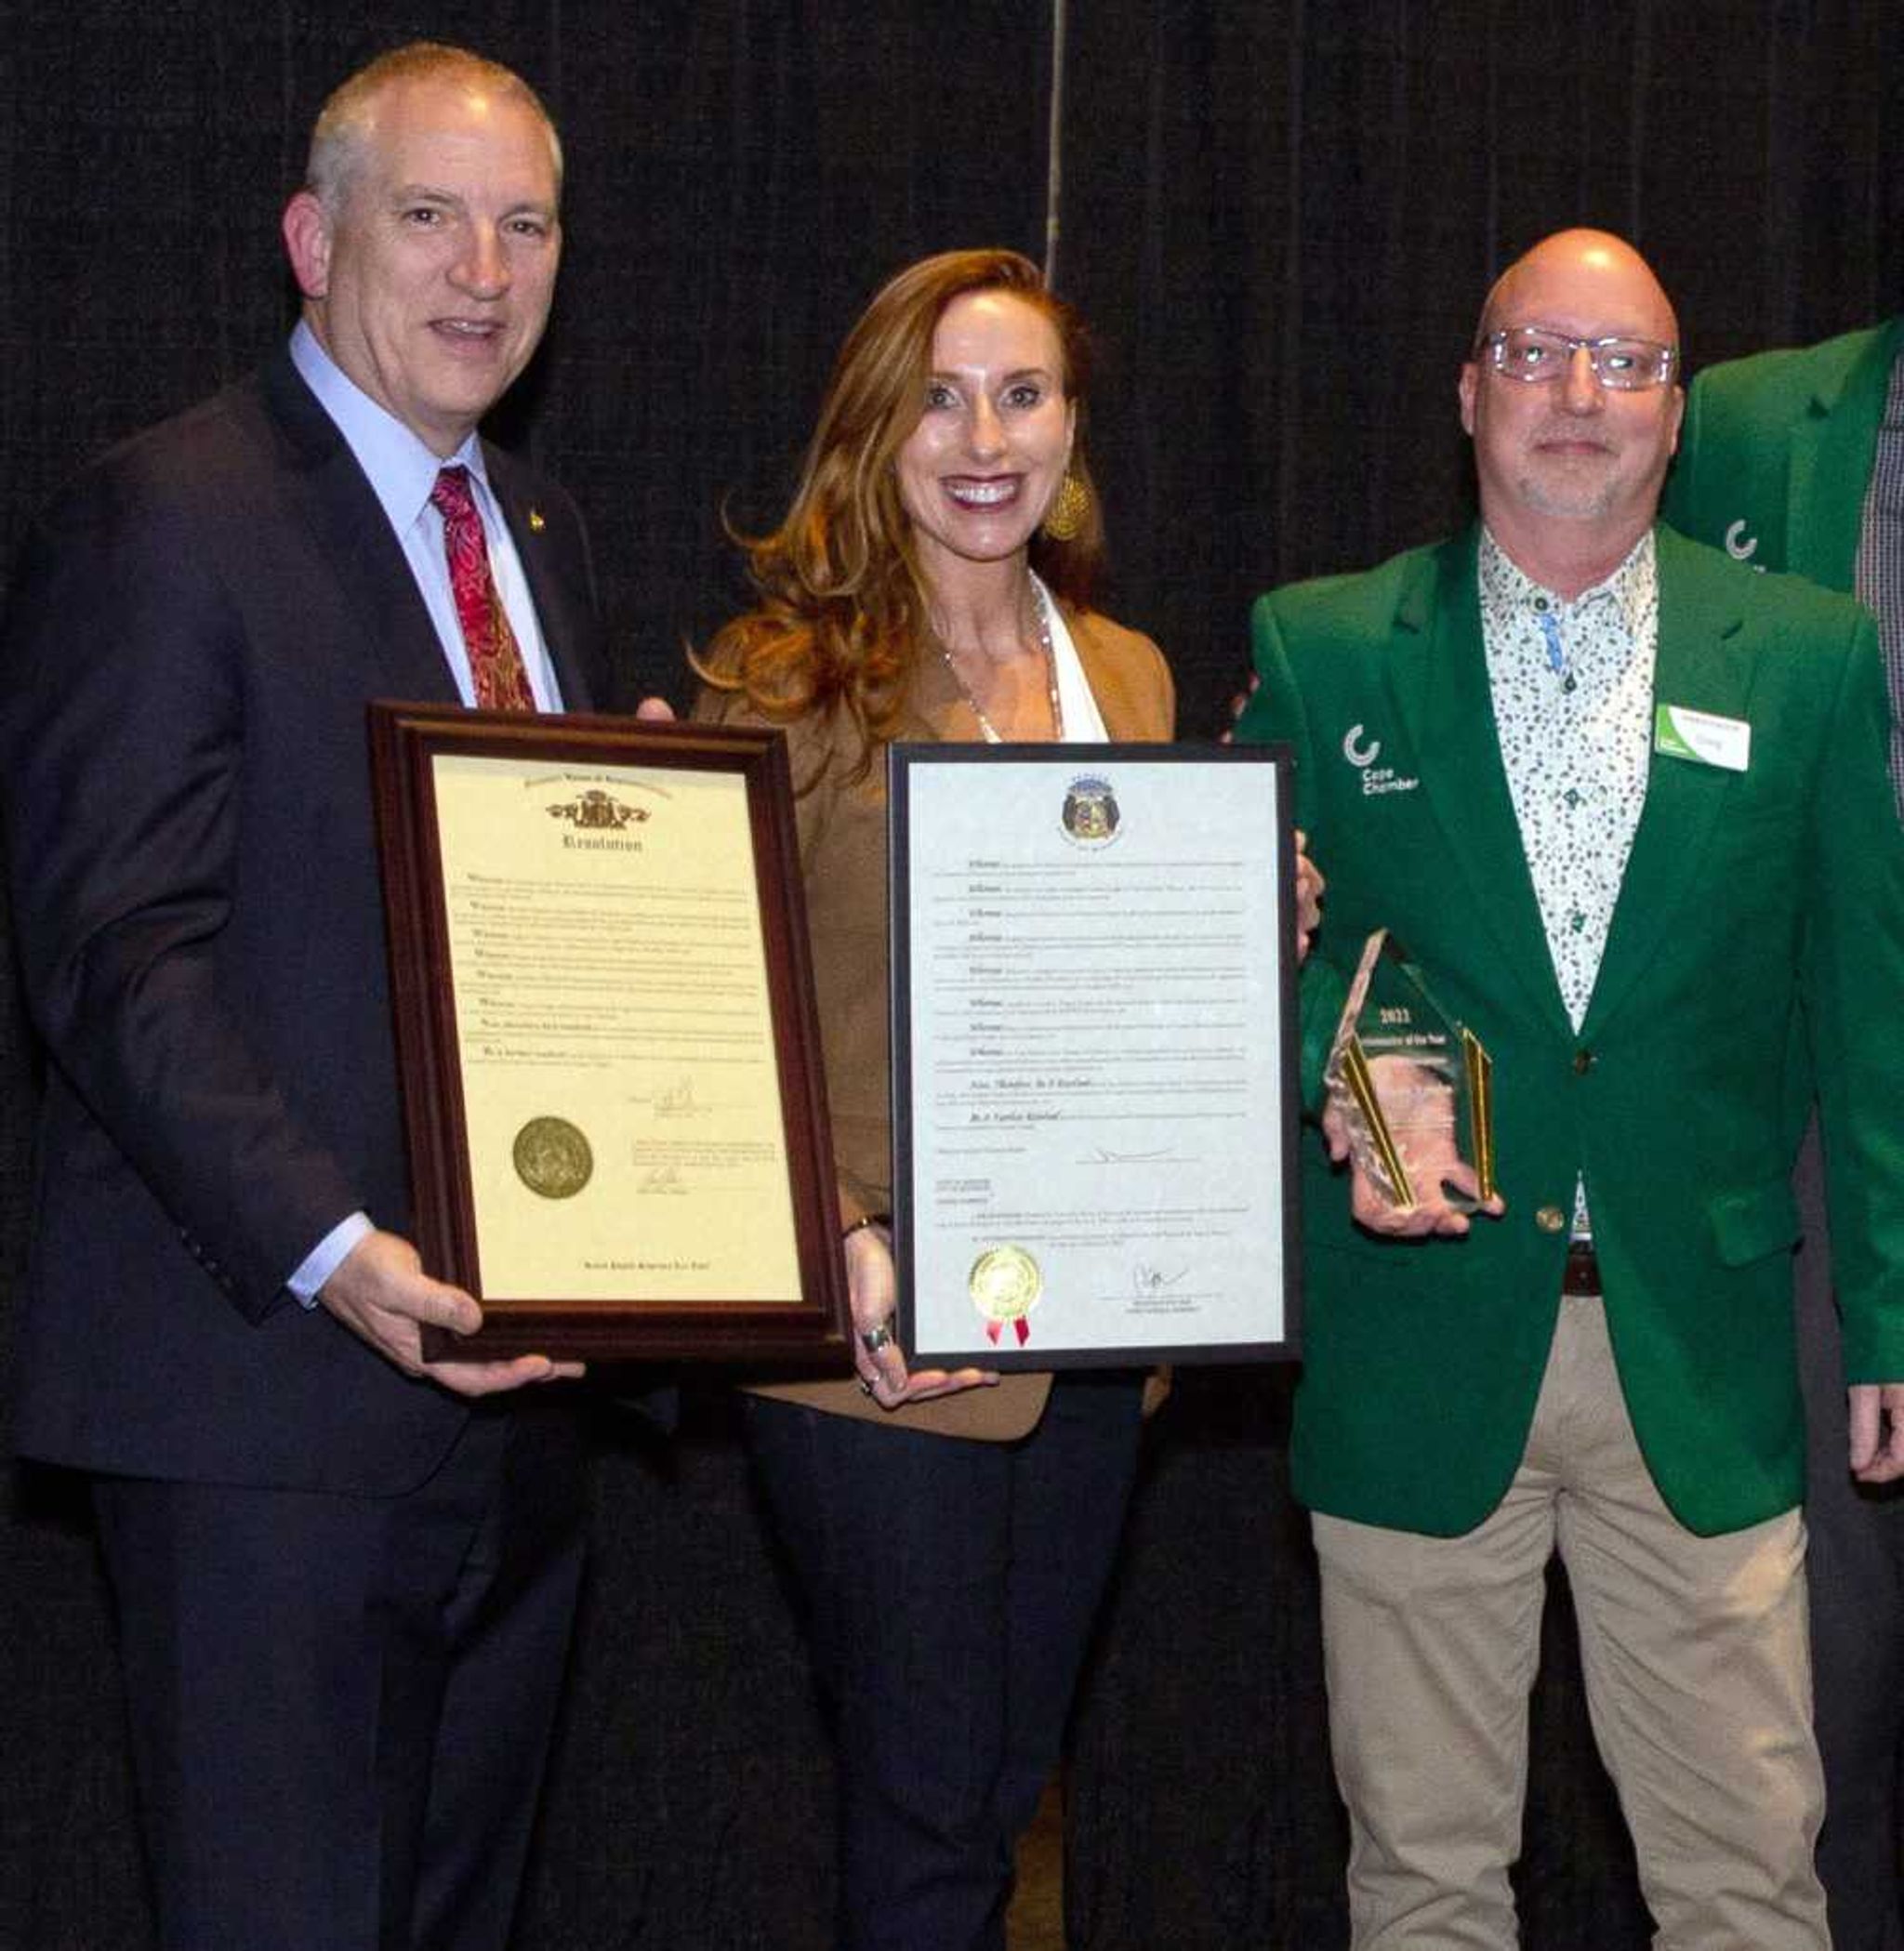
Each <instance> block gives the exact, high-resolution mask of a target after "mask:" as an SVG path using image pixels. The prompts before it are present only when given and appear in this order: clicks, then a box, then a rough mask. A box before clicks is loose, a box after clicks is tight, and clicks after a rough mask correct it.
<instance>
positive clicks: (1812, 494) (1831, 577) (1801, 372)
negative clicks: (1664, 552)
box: [1664, 317, 1904, 590]
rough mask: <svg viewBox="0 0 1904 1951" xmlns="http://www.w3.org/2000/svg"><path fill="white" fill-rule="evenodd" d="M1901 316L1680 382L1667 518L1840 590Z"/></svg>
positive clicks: (1745, 555) (1846, 578)
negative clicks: (1680, 421) (1686, 388)
mask: <svg viewBox="0 0 1904 1951" xmlns="http://www.w3.org/2000/svg"><path fill="white" fill-rule="evenodd" d="M1899 349H1904V317H1899V318H1895V319H1892V320H1891V321H1890V322H1889V323H1888V324H1884V325H1877V326H1873V327H1872V328H1871V329H1870V330H1868V331H1864V332H1850V333H1846V334H1845V336H1844V337H1842V338H1833V339H1828V340H1826V342H1825V343H1824V344H1823V345H1821V346H1810V347H1806V348H1805V349H1802V350H1799V351H1791V352H1761V353H1758V354H1757V355H1756V356H1755V357H1753V358H1751V359H1736V360H1732V361H1730V362H1728V363H1726V364H1725V365H1717V366H1711V367H1708V368H1707V370H1706V371H1705V372H1703V373H1701V374H1700V375H1699V377H1698V378H1697V379H1695V380H1694V381H1693V383H1692V389H1691V392H1690V394H1689V395H1688V397H1687V400H1686V424H1685V426H1684V428H1682V429H1681V432H1680V440H1679V458H1678V460H1677V462H1676V463H1675V464H1674V466H1673V474H1672V478H1671V480H1670V481H1668V482H1667V486H1666V501H1665V508H1664V513H1665V516H1666V519H1667V521H1670V522H1672V523H1673V526H1674V527H1675V528H1678V529H1681V530H1683V531H1684V532H1685V533H1686V534H1688V535H1692V536H1695V537H1697V538H1698V539H1699V541H1701V542H1710V543H1712V545H1713V546H1714V547H1721V548H1724V549H1726V551H1727V552H1728V553H1730V554H1732V555H1735V556H1737V557H1739V559H1740V560H1743V561H1749V562H1750V563H1751V564H1752V567H1753V568H1755V569H1771V570H1788V569H1789V570H1793V571H1795V572H1796V573H1798V574H1800V575H1804V576H1809V577H1810V578H1811V579H1812V581H1813V582H1815V583H1822V584H1823V585H1824V586H1825V587H1826V588H1827V589H1845V590H1848V589H1849V588H1850V587H1851V581H1852V571H1853V568H1854V566H1855V565H1856V563H1857V560H1858V530H1859V528H1860V526H1861V524H1862V521H1863V515H1864V496H1865V489H1866V486H1867V484H1868V483H1869V481H1870V480H1871V459H1872V455H1874V454H1875V452H1876V449H1877V438H1878V424H1879V422H1880V420H1881V419H1882V418H1883V415H1884V395H1885V392H1886V390H1887V389H1888V388H1889V386H1890V380H1891V367H1892V364H1893V363H1894V362H1895V360H1896V359H1897V354H1898V351H1899Z"/></svg>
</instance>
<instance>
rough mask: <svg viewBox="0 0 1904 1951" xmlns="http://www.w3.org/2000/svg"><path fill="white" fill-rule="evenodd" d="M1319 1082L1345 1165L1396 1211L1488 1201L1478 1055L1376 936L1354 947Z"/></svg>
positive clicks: (1487, 1107) (1486, 1106) (1490, 1119)
mask: <svg viewBox="0 0 1904 1951" xmlns="http://www.w3.org/2000/svg"><path fill="white" fill-rule="evenodd" d="M1324 1077H1325V1081H1326V1083H1327V1084H1328V1087H1329V1100H1330V1101H1331V1102H1332V1103H1333V1104H1334V1106H1335V1108H1336V1110H1337V1111H1338V1112H1339V1113H1340V1114H1341V1116H1342V1123H1343V1125H1344V1127H1346V1129H1347V1133H1348V1140H1349V1150H1350V1153H1351V1154H1352V1155H1353V1156H1354V1159H1355V1164H1356V1165H1357V1167H1360V1169H1361V1171H1362V1173H1363V1175H1364V1176H1365V1177H1366V1178H1367V1179H1368V1180H1369V1182H1370V1183H1371V1184H1372V1185H1374V1186H1375V1187H1376V1188H1377V1190H1378V1191H1379V1192H1380V1193H1382V1196H1383V1197H1384V1198H1385V1199H1386V1200H1387V1201H1388V1202H1389V1204H1390V1205H1391V1206H1394V1207H1395V1209H1396V1210H1397V1211H1400V1212H1408V1211H1410V1210H1412V1209H1413V1208H1414V1207H1415V1206H1420V1205H1421V1204H1422V1202H1423V1200H1424V1199H1439V1200H1441V1201H1442V1202H1443V1203H1445V1204H1446V1205H1448V1206H1453V1207H1454V1208H1455V1209H1456V1210H1457V1211H1460V1212H1472V1211H1473V1210H1474V1208H1475V1207H1476V1206H1480V1205H1482V1204H1483V1203H1485V1202H1486V1201H1487V1200H1488V1199H1491V1198H1492V1197H1493V1196H1494V1191H1495V1184H1494V1115H1493V1066H1492V1064H1491V1063H1490V1062H1489V1061H1488V1052H1487V1051H1486V1050H1485V1049H1484V1048H1482V1046H1481V1041H1480V1039H1479V1038H1478V1037H1477V1036H1476V1035H1474V1032H1473V1031H1472V1030H1470V1029H1468V1028H1467V1027H1466V1026H1465V1025H1464V1024H1462V1023H1461V1022H1457V1021H1456V1020H1455V1019H1454V1018H1453V1017H1451V1016H1450V1015H1448V1012H1447V1011H1446V1010H1445V1009H1443V1008H1441V1006H1440V1005H1439V1004H1438V1003H1437V1002H1436V1001H1435V998H1434V996H1433V995H1431V994H1430V992H1429V989H1428V985H1427V983H1426V982H1425V981H1424V980H1423V979H1422V975H1421V970H1420V969H1418V968H1416V967H1415V965H1414V964H1413V963H1412V962H1410V961H1409V960H1408V956H1407V955H1406V953H1405V952H1404V951H1403V949H1402V948H1401V946H1400V945H1399V944H1398V943H1395V941H1394V940H1393V939H1392V938H1391V937H1390V935H1389V933H1388V931H1387V929H1377V930H1376V931H1375V933H1374V934H1372V935H1370V936H1369V940H1368V941H1367V943H1364V944H1363V948H1362V959H1361V962H1360V963H1359V965H1358V966H1357V968H1356V969H1355V981H1354V982H1352V983H1351V984H1350V985H1349V995H1348V1000H1347V1002H1346V1003H1345V1004H1344V1005H1343V1007H1342V1020H1341V1022H1339V1023H1338V1024H1337V1025H1336V1033H1335V1041H1334V1043H1333V1045H1332V1046H1331V1048H1330V1050H1329V1064H1328V1068H1327V1069H1326V1071H1325V1073H1324Z"/></svg>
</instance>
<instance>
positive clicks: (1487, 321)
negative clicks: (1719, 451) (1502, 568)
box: [1461, 231, 1686, 597]
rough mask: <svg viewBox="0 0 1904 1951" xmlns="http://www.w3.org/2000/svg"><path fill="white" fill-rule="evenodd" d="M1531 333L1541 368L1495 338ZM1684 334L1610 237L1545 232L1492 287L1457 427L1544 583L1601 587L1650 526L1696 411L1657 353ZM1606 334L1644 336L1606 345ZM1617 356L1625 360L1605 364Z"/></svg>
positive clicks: (1491, 501) (1482, 481) (1491, 520)
mask: <svg viewBox="0 0 1904 1951" xmlns="http://www.w3.org/2000/svg"><path fill="white" fill-rule="evenodd" d="M1529 330H1530V331H1532V332H1533V333H1535V334H1536V335H1539V336H1538V337H1537V339H1536V341H1535V343H1536V346H1537V348H1538V349H1539V353H1540V363H1538V364H1537V363H1531V362H1528V361H1526V360H1521V361H1519V363H1514V365H1513V366H1512V369H1511V370H1510V369H1508V361H1507V360H1506V359H1505V358H1501V359H1497V358H1496V357H1495V349H1493V348H1492V347H1490V346H1489V344H1488V340H1489V338H1490V337H1491V336H1492V335H1494V334H1496V333H1501V332H1509V331H1514V332H1520V331H1529ZM1678 337H1679V324H1678V321H1677V320H1676V319H1675V318H1674V317H1673V307H1672V305H1671V304H1670V303H1669V302H1668V300H1667V297H1666V294H1665V292H1664V291H1662V290H1661V289H1660V287H1659V279H1657V278H1656V277H1654V275H1653V272H1652V268H1651V267H1650V266H1649V265H1648V264H1647V263H1646V259H1645V258H1644V257H1641V256H1640V254H1639V253H1638V252H1637V251H1636V250H1634V249H1633V246H1632V245H1631V244H1627V243H1626V242H1625V241H1624V240H1623V239H1621V238H1618V237H1613V236H1609V235H1608V234H1607V232H1606V231H1560V232H1558V233H1557V234H1556V235H1554V236H1553V237H1549V238H1545V239H1543V240H1542V241H1541V242H1540V244H1536V245H1535V246H1534V248H1533V249H1532V250H1530V251H1529V252H1528V253H1527V256H1526V257H1522V258H1520V259H1519V260H1518V261H1517V262H1515V263H1514V264H1512V265H1510V266H1509V267H1508V269H1507V270H1505V271H1503V272H1502V273H1501V277H1500V278H1499V279H1498V280H1497V281H1496V282H1495V285H1494V289H1493V290H1492V291H1490V292H1489V293H1488V302H1487V304H1486V305H1484V306H1483V307H1482V308H1481V323H1480V329H1479V331H1478V332H1477V333H1476V335H1475V343H1474V351H1473V353H1472V354H1471V355H1470V357H1469V359H1468V362H1467V363H1466V364H1465V365H1464V366H1463V367H1462V368H1461V425H1462V426H1463V427H1465V428H1467V430H1468V432H1469V433H1470V434H1471V435H1472V436H1473V437H1474V473H1475V477H1476V480H1477V481H1478V482H1479V485H1480V491H1481V519H1482V521H1485V522H1486V523H1487V524H1488V532H1489V533H1490V534H1492V535H1493V537H1494V539H1495V541H1496V542H1498V543H1499V544H1500V545H1501V547H1502V548H1504V549H1505V550H1506V551H1507V553H1508V555H1509V556H1510V557H1511V558H1512V559H1513V560H1514V561H1515V562H1517V563H1518V564H1519V565H1520V567H1521V569H1522V570H1523V571H1525V572H1526V573H1527V574H1528V575H1530V576H1532V577H1533V578H1534V580H1535V581H1536V582H1538V583H1540V585H1541V586H1542V587H1545V588H1549V589H1553V590H1554V591H1556V592H1558V593H1559V594H1560V595H1562V596H1565V597H1573V596H1576V595H1578V594H1579V593H1580V591H1581V590H1582V589H1587V588H1591V587H1593V584H1595V583H1597V582H1599V581H1601V580H1602V579H1603V578H1605V577H1606V576H1607V575H1610V574H1611V573H1613V571H1614V570H1615V569H1617V568H1618V567H1619V566H1620V563H1621V562H1622V561H1623V560H1625V559H1626V557H1627V556H1628V555H1629V554H1630V553H1631V552H1632V550H1633V547H1634V545H1635V544H1636V543H1637V542H1638V541H1639V539H1640V537H1641V536H1642V535H1643V534H1646V530H1647V529H1648V528H1649V527H1651V525H1652V522H1653V520H1654V518H1655V516H1656V515H1657V514H1658V512H1659V490H1660V488H1661V486H1662V485H1663V484H1664V482H1665V479H1666V468H1667V464H1668V462H1670V461H1671V460H1672V458H1673V448H1674V447H1675V446H1676V445H1677V444H1678V440H1679V419H1680V415H1681V414H1682V413H1683V412H1684V410H1685V405H1686V401H1685V396H1684V395H1683V394H1682V393H1681V391H1680V389H1679V388H1678V387H1677V386H1676V385H1673V384H1672V383H1671V379H1672V376H1673V361H1672V360H1670V359H1662V358H1661V356H1660V353H1661V349H1672V348H1674V347H1676V345H1677V342H1678ZM1609 339H1624V340H1632V341H1636V342H1638V343H1637V344H1635V345H1634V346H1632V347H1617V348H1613V349H1610V351H1609V349H1607V347H1606V346H1605V345H1604V343H1603V342H1604V341H1606V340H1609ZM1519 343H1521V344H1522V346H1523V347H1525V343H1526V342H1525V341H1521V342H1519ZM1609 357H1618V358H1620V359H1621V360H1622V361H1623V362H1624V363H1622V364H1621V365H1620V366H1618V367H1614V366H1611V365H1607V369H1606V370H1605V371H1604V372H1603V370H1602V365H1603V363H1605V362H1606V361H1607V360H1608V359H1609ZM1662 380H1663V381H1665V382H1667V383H1664V384H1661V383H1660V382H1661V381H1662ZM1608 381H1611V382H1613V383H1612V384H1608V383H1607V382H1608Z"/></svg>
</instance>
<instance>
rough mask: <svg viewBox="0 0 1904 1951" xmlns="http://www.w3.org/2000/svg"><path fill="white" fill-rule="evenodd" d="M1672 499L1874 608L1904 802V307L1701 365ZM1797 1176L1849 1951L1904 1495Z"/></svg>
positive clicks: (1811, 1149)
mask: <svg viewBox="0 0 1904 1951" xmlns="http://www.w3.org/2000/svg"><path fill="white" fill-rule="evenodd" d="M1664 511H1665V516H1666V519H1667V521H1671V522H1672V523H1673V524H1674V526H1675V527H1678V528H1680V529H1683V530H1684V531H1685V532H1686V534H1689V535H1693V536H1696V537H1698V539H1699V540H1700V541H1701V542H1710V543H1712V544H1713V545H1714V546H1715V547H1722V548H1724V549H1725V550H1726V553H1727V554H1729V555H1731V556H1734V557H1736V558H1737V559H1738V560H1740V561H1743V562H1750V563H1751V564H1752V566H1753V567H1754V568H1756V569H1765V570H1770V571H1773V572H1775V573H1776V572H1780V571H1786V570H1790V571H1792V572H1793V573H1797V574H1799V575H1803V576H1806V577H1808V578H1809V579H1810V580H1811V581H1813V582H1815V583H1819V584H1822V585H1823V586H1824V587H1826V588H1827V589H1840V590H1846V591H1850V592H1851V593H1853V594H1855V595H1856V596H1857V597H1858V600H1860V601H1861V602H1863V603H1864V604H1865V605H1866V606H1867V607H1868V608H1870V609H1871V611H1873V612H1874V613H1876V616H1877V620H1878V634H1879V637H1880V639H1881V640H1882V642H1883V645H1884V661H1885V664H1886V666H1887V669H1888V677H1889V684H1890V696H1891V746H1890V757H1891V784H1892V787H1893V789H1894V790H1895V791H1896V792H1897V795H1898V796H1899V803H1900V807H1904V317H1899V318H1894V319H1890V320H1888V321H1886V322H1885V323H1884V324H1882V325H1875V326H1871V327H1869V328H1867V329H1866V330H1864V331H1861V332H1847V333H1845V335H1844V336H1841V337H1838V338H1833V339H1830V340H1828V341H1827V342H1826V343H1825V344H1823V345H1819V346H1807V347H1804V348H1800V349H1795V350H1786V351H1776V352H1761V353H1758V354H1756V355H1754V356H1753V357H1752V358H1750V359H1739V360H1733V361H1730V362H1728V363H1726V364H1723V365H1716V366H1709V367H1708V368H1707V369H1706V370H1705V371H1704V372H1702V373H1700V374H1699V376H1698V377H1697V378H1696V379H1694V381H1693V383H1692V386H1691V389H1689V391H1688V393H1687V397H1686V424H1685V428H1684V429H1683V431H1682V433H1681V437H1680V445H1679V456H1678V459H1677V460H1676V461H1675V462H1674V464H1673V472H1672V475H1671V476H1670V477H1669V479H1668V481H1667V483H1666V500H1665V510H1664ZM1797 1182H1798V1197H1799V1206H1800V1210H1801V1211H1802V1213H1803V1215H1804V1219H1805V1250H1804V1251H1803V1252H1802V1253H1801V1254H1800V1256H1799V1260H1798V1336H1799V1372H1800V1376H1801V1378H1802V1380H1803V1381H1804V1384H1805V1422H1806V1427H1807V1430H1808V1431H1809V1435H1810V1447H1811V1457H1810V1470H1809V1474H1808V1477H1807V1481H1806V1488H1805V1528H1806V1530H1807V1532H1808V1533H1809V1536H1810V1545H1809V1550H1808V1556H1807V1559H1806V1569H1807V1576H1808V1582H1809V1585H1810V1588H1811V1632H1812V1669H1813V1683H1814V1685H1813V1691H1814V1694H1815V1696H1816V1701H1817V1719H1818V1749H1819V1752H1820V1754H1821V1755H1822V1757H1823V1760H1824V1765H1825V1826H1824V1827H1823V1829H1822V1830H1821V1831H1820V1832H1819V1835H1818V1875H1819V1877H1820V1878H1821V1879H1822V1881H1823V1883H1824V1886H1825V1895H1826V1898H1827V1900H1828V1902H1829V1904H1830V1907H1831V1942H1832V1944H1834V1945H1835V1946H1836V1947H1837V1951H1900V1947H1904V1918H1900V1910H1904V1901H1900V1900H1904V1890H1900V1885H1899V1880H1898V1855H1899V1851H1900V1848H1904V1800H1900V1794H1899V1790H1900V1779H1899V1770H1900V1765H1904V1493H1900V1492H1899V1490H1898V1489H1897V1487H1896V1486H1886V1487H1884V1488H1882V1489H1880V1488H1877V1487H1874V1486H1870V1485H1864V1484H1860V1483H1858V1482H1857V1480H1856V1479H1855V1478H1854V1477H1853V1476H1852V1474H1851V1473H1850V1472H1849V1471H1848V1470H1846V1469H1845V1384H1844V1361H1843V1356H1842V1352H1841V1348H1840V1334H1839V1326H1838V1318H1837V1311H1836V1307H1835V1305H1834V1302H1833V1298H1832V1294H1831V1278H1830V1270H1831V1252H1830V1245H1829V1241H1828V1239H1827V1236H1826V1223H1825V1201H1824V1184H1823V1174H1822V1167H1821V1162H1820V1160H1819V1157H1818V1146H1817V1143H1816V1141H1815V1140H1813V1141H1810V1142H1807V1144H1806V1146H1805V1151H1804V1152H1803V1153H1801V1155H1800V1158H1799V1165H1798V1175H1797Z"/></svg>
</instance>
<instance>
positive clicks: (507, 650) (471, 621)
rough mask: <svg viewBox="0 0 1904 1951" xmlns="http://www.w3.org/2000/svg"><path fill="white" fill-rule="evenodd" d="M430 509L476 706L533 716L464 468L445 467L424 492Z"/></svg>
mask: <svg viewBox="0 0 1904 1951" xmlns="http://www.w3.org/2000/svg"><path fill="white" fill-rule="evenodd" d="M430 503H431V505H432V506H433V507H434V508H436V509H437V511H438V512H439V513H440V514H441V515H442V516H443V550H444V553H445V554H446V555H447V556H448V558H449V564H450V593H451V594H452V595H453V596H454V597H455V598H456V620H457V622H459V623H460V624H461V625H462V626H463V643H464V645H465V647H466V648H467V649H468V651H469V678H470V681H471V683H472V684H473V685H474V687H475V691H476V702H477V704H478V705H481V706H482V707H483V710H485V711H534V710H535V708H536V700H535V698H534V696H533V695H532V694H531V692H530V690H529V674H528V672H527V671H526V670H525V669H523V667H522V652H521V651H520V650H518V649H517V648H516V633H515V632H514V631H513V630H512V629H510V628H509V613H508V611H506V610H505V609H504V608H503V606H502V599H501V597H499V596H498V595H497V594H496V578H495V577H494V576H492V575H491V574H490V573H489V545H488V543H487V542H485V541H484V540H483V517H482V516H481V515H480V514H478V513H477V510H476V501H475V497H474V496H473V495H472V494H470V493H469V469H468V468H444V469H443V472H442V473H440V474H439V475H438V476H437V477H436V485H435V487H433V488H432V489H430Z"/></svg>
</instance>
